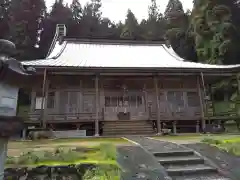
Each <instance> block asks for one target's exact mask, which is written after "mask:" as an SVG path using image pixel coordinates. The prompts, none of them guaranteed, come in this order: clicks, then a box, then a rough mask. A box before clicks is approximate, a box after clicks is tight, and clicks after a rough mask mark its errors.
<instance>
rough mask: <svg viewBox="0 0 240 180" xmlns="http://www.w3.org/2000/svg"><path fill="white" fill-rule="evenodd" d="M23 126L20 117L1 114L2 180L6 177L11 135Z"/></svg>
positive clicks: (0, 159) (0, 175) (0, 179)
mask: <svg viewBox="0 0 240 180" xmlns="http://www.w3.org/2000/svg"><path fill="white" fill-rule="evenodd" d="M23 128H24V126H23V121H22V120H21V119H20V118H17V117H8V116H0V180H3V179H4V165H5V162H6V158H7V144H8V140H9V137H10V136H12V135H14V134H16V133H18V132H20V131H21V130H22V129H23Z"/></svg>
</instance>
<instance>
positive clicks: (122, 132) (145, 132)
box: [103, 131, 154, 136]
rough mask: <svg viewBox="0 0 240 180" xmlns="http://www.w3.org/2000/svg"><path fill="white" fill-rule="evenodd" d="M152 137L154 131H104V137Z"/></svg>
mask: <svg viewBox="0 0 240 180" xmlns="http://www.w3.org/2000/svg"><path fill="white" fill-rule="evenodd" d="M126 134H127V135H152V134H154V132H153V131H129V132H126V131H117V132H116V131H107V132H106V131H103V135H124V136H125V135H126Z"/></svg>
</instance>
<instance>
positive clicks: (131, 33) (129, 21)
mask: <svg viewBox="0 0 240 180" xmlns="http://www.w3.org/2000/svg"><path fill="white" fill-rule="evenodd" d="M138 33H139V28H138V21H137V19H136V17H135V15H134V14H133V12H132V11H131V10H130V9H128V12H127V17H126V19H125V24H124V27H123V29H122V32H121V35H120V38H122V39H131V40H133V39H137V37H138V36H139V34H138Z"/></svg>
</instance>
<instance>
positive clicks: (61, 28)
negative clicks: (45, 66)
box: [47, 24, 67, 57]
mask: <svg viewBox="0 0 240 180" xmlns="http://www.w3.org/2000/svg"><path fill="white" fill-rule="evenodd" d="M66 35H67V28H66V26H65V24H57V26H56V32H55V35H54V38H53V41H52V44H51V46H50V48H49V51H48V53H47V57H48V56H49V55H50V54H51V52H52V51H53V49H54V47H55V45H56V43H57V42H59V44H61V43H62V42H63V39H64V37H65V36H66Z"/></svg>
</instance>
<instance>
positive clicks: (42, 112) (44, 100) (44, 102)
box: [41, 68, 47, 129]
mask: <svg viewBox="0 0 240 180" xmlns="http://www.w3.org/2000/svg"><path fill="white" fill-rule="evenodd" d="M46 84H47V69H46V68H45V69H44V74H43V86H42V102H41V122H42V127H43V128H44V129H45V128H46V121H45V117H44V116H45V112H46V111H45V107H46V104H47V102H46V94H47V93H46Z"/></svg>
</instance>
